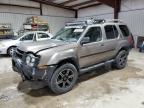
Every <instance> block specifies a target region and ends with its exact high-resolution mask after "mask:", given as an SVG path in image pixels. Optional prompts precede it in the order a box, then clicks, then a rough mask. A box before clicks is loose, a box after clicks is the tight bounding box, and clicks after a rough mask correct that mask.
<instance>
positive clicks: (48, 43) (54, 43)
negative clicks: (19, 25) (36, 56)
mask: <svg viewBox="0 0 144 108" xmlns="http://www.w3.org/2000/svg"><path fill="white" fill-rule="evenodd" d="M66 44H68V42H64V41H59V40H52V39H49V40H45V41H35V42H28V43H24V42H22V43H21V44H20V45H19V46H18V49H20V50H22V51H24V52H33V53H36V52H38V51H40V50H44V49H49V48H54V47H58V46H62V45H66Z"/></svg>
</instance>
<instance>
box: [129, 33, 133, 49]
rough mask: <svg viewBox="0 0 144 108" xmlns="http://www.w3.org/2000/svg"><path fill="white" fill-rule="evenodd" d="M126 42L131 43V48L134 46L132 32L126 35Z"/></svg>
mask: <svg viewBox="0 0 144 108" xmlns="http://www.w3.org/2000/svg"><path fill="white" fill-rule="evenodd" d="M128 42H129V44H130V45H131V47H132V48H133V47H134V39H133V35H132V34H131V35H130V36H129V37H128Z"/></svg>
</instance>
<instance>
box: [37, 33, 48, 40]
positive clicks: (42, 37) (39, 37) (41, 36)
mask: <svg viewBox="0 0 144 108" xmlns="http://www.w3.org/2000/svg"><path fill="white" fill-rule="evenodd" d="M36 37H37V38H36V40H37V41H42V40H47V39H49V38H50V36H49V35H48V34H47V33H43V32H37V36H36Z"/></svg>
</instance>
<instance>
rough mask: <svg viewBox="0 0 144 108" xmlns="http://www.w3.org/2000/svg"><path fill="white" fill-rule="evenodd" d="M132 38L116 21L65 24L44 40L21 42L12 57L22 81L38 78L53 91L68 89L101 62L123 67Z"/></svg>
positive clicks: (57, 92)
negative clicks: (51, 36) (52, 35)
mask: <svg viewBox="0 0 144 108" xmlns="http://www.w3.org/2000/svg"><path fill="white" fill-rule="evenodd" d="M132 44H133V38H132V35H131V33H130V32H129V30H128V27H127V26H126V24H124V23H123V22H121V21H119V20H112V21H106V20H87V21H79V22H73V23H67V24H66V26H65V27H64V28H63V29H61V30H60V31H59V32H58V33H57V34H56V36H54V37H53V38H52V39H49V40H47V41H39V42H31V43H27V44H24V43H23V44H21V45H20V46H19V47H18V48H17V50H16V51H15V53H14V54H13V57H12V64H13V69H14V71H17V72H18V73H20V74H21V76H22V79H23V80H39V81H44V82H46V83H47V84H48V86H49V88H50V89H51V90H52V91H53V92H54V93H56V94H62V93H66V92H68V91H70V90H71V89H72V88H73V86H74V85H75V83H76V81H77V79H78V76H79V74H82V73H85V72H87V71H89V70H92V69H95V68H97V67H99V66H102V65H107V64H112V65H113V66H114V67H116V68H117V69H122V68H124V67H125V66H126V63H127V56H128V54H129V51H130V49H131V46H132Z"/></svg>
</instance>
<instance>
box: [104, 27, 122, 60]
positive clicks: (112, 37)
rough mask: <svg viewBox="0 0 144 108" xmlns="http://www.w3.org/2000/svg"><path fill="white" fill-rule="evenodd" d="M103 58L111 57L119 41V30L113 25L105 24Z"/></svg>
mask: <svg viewBox="0 0 144 108" xmlns="http://www.w3.org/2000/svg"><path fill="white" fill-rule="evenodd" d="M104 31H105V40H104V48H105V57H104V58H105V60H108V59H111V58H112V57H113V56H114V55H115V50H116V47H117V45H118V41H119V36H120V35H119V32H118V30H117V28H116V26H115V25H105V26H104Z"/></svg>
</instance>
